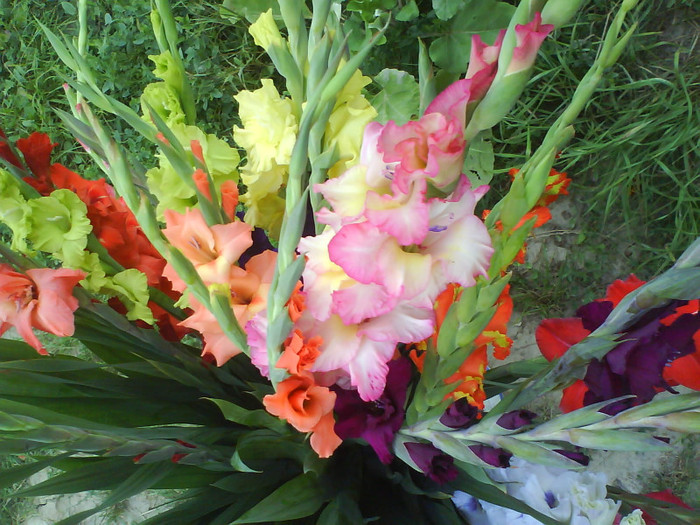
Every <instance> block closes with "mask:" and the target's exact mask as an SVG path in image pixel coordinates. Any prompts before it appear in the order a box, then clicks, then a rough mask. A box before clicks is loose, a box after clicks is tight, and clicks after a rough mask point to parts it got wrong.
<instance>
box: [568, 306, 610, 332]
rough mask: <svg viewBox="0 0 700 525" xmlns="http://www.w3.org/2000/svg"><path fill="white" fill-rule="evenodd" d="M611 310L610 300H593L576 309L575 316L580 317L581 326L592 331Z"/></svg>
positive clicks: (602, 321)
mask: <svg viewBox="0 0 700 525" xmlns="http://www.w3.org/2000/svg"><path fill="white" fill-rule="evenodd" d="M612 311H613V304H612V302H610V301H593V302H592V303H588V304H584V305H583V306H582V307H580V308H579V309H578V310H576V317H580V318H581V321H582V322H583V327H584V328H585V329H586V330H590V331H591V332H592V331H593V330H595V329H596V328H598V327H599V326H600V325H602V324H603V323H604V322H605V320H606V319H607V318H608V316H609V315H610V312H612Z"/></svg>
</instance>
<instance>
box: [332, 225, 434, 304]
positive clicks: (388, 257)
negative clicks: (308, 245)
mask: <svg viewBox="0 0 700 525" xmlns="http://www.w3.org/2000/svg"><path fill="white" fill-rule="evenodd" d="M328 252H329V256H330V258H331V260H332V261H333V262H335V263H336V264H338V265H339V266H340V267H342V268H343V269H344V270H345V272H346V273H347V275H348V276H349V277H351V278H352V279H355V280H356V281H358V282H360V283H363V284H369V283H375V284H379V285H381V286H383V287H384V288H385V289H386V291H387V292H388V293H389V294H392V295H396V296H399V295H402V296H403V297H404V298H406V299H410V298H411V297H413V295H415V294H417V293H420V291H421V289H422V287H424V286H425V285H426V283H427V282H428V279H429V277H430V267H431V264H432V261H431V259H430V257H426V256H425V255H424V254H420V253H408V252H405V251H403V250H402V249H401V246H399V244H398V243H397V242H396V239H394V238H393V237H391V236H389V235H388V234H386V233H384V232H381V231H380V230H379V229H378V228H376V227H375V226H373V225H371V224H369V223H360V224H349V225H346V226H343V228H341V230H340V231H339V232H338V233H337V234H336V236H335V237H334V238H333V239H332V240H331V242H330V243H329V245H328Z"/></svg>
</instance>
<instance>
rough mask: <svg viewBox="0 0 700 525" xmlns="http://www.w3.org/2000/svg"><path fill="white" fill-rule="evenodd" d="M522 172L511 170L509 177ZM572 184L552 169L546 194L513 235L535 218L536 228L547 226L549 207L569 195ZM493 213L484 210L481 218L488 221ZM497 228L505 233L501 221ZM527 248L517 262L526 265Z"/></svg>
mask: <svg viewBox="0 0 700 525" xmlns="http://www.w3.org/2000/svg"><path fill="white" fill-rule="evenodd" d="M519 171H520V170H519V169H517V168H511V169H510V170H509V171H508V175H510V176H511V178H514V177H515V175H516V174H517V173H518V172H519ZM570 183H571V179H570V178H568V177H567V176H566V173H560V172H558V171H557V170H555V169H554V168H552V169H551V170H550V171H549V177H548V178H547V185H546V186H545V188H544V192H543V193H542V196H541V197H540V199H539V200H538V201H537V203H536V204H535V206H534V207H533V208H532V209H531V210H530V211H529V212H527V213H526V214H525V215H524V216H523V218H522V219H520V221H519V222H518V224H516V225H515V226H514V227H513V229H512V230H511V233H512V232H514V231H516V230H517V229H518V228H520V227H521V226H523V225H524V224H525V223H526V222H527V221H529V220H530V219H532V218H533V217H535V224H534V225H533V229H534V228H539V227H540V226H542V225H543V224H546V223H547V222H549V220H550V219H551V218H552V214H551V213H550V211H549V209H548V208H547V206H549V205H550V204H551V203H552V202H554V201H555V200H556V199H557V198H558V197H559V195H568V193H569V192H568V190H567V188H568V187H569V184H570ZM490 213H491V210H484V211H483V213H482V216H481V218H482V219H486V217H488V216H489V214H490ZM495 228H496V229H497V230H498V231H503V224H502V223H501V221H496V225H495ZM526 248H527V244H523V247H522V248H521V249H520V251H519V252H518V254H517V255H516V256H515V261H516V262H518V263H520V264H524V263H525V251H526Z"/></svg>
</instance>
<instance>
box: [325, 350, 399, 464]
mask: <svg viewBox="0 0 700 525" xmlns="http://www.w3.org/2000/svg"><path fill="white" fill-rule="evenodd" d="M388 366H389V372H388V373H387V378H386V387H385V389H384V392H383V393H382V395H381V396H379V398H378V399H376V400H375V401H369V402H368V401H363V400H362V399H361V398H360V396H359V394H358V393H357V391H356V390H345V389H343V388H340V387H338V386H334V387H331V389H332V390H333V391H334V392H335V393H336V400H335V409H334V410H335V414H336V416H337V417H336V423H335V428H334V429H335V433H336V434H338V437H340V438H341V439H347V438H362V439H364V440H365V441H367V443H369V444H370V446H371V447H372V448H373V449H374V451H375V452H376V453H377V456H379V459H380V460H381V461H382V462H383V463H386V464H388V463H391V460H392V459H393V455H392V453H391V445H392V443H393V441H394V435H395V434H396V432H398V430H399V429H400V428H401V425H402V424H403V420H404V416H405V412H404V404H405V402H406V390H407V388H408V383H409V381H410V380H411V370H412V368H411V363H410V361H409V360H408V359H407V358H405V357H402V358H400V359H396V360H393V361H390V362H389V365H388Z"/></svg>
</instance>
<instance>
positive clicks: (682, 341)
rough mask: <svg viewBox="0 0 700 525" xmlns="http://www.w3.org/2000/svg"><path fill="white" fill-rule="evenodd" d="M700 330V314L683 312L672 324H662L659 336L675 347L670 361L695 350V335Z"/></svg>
mask: <svg viewBox="0 0 700 525" xmlns="http://www.w3.org/2000/svg"><path fill="white" fill-rule="evenodd" d="M698 330H700V315H698V314H683V315H681V316H680V317H678V318H677V319H676V320H675V321H673V323H672V324H671V325H670V326H662V327H661V328H660V329H659V338H661V339H662V340H663V341H665V342H666V343H667V344H668V345H669V346H670V347H671V348H673V350H674V351H673V353H672V355H670V356H669V361H673V360H675V359H678V358H679V357H683V356H685V355H689V354H692V353H693V352H694V351H695V341H694V340H693V336H694V335H695V332H697V331H698Z"/></svg>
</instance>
